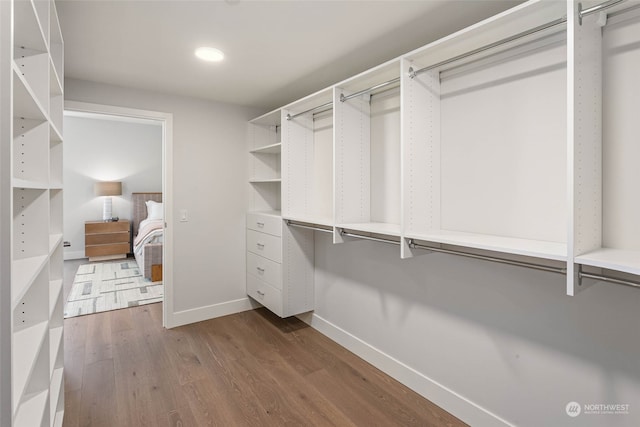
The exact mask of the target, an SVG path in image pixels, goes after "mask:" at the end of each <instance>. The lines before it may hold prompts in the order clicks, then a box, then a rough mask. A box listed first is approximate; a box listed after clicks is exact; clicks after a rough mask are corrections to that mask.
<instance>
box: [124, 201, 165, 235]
mask: <svg viewBox="0 0 640 427" xmlns="http://www.w3.org/2000/svg"><path fill="white" fill-rule="evenodd" d="M147 200H153V201H154V202H162V193H132V194H131V202H132V205H133V214H132V216H131V222H132V223H133V236H132V238H134V237H135V236H137V235H138V226H139V225H140V221H142V220H143V219H145V218H147V205H145V203H144V202H146V201H147Z"/></svg>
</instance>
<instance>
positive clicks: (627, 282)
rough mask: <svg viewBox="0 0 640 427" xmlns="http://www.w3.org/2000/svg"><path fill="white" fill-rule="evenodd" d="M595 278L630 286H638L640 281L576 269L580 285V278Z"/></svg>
mask: <svg viewBox="0 0 640 427" xmlns="http://www.w3.org/2000/svg"><path fill="white" fill-rule="evenodd" d="M583 278H584V279H595V280H601V281H603V282H608V283H615V284H616V285H624V286H631V287H632V288H640V283H638V282H634V281H632V280H622V279H616V278H615V277H610V276H603V275H601V274H591V273H583V272H582V269H580V270H578V279H579V284H580V285H582V279H583Z"/></svg>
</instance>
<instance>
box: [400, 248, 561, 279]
mask: <svg viewBox="0 0 640 427" xmlns="http://www.w3.org/2000/svg"><path fill="white" fill-rule="evenodd" d="M407 243H408V244H409V247H410V248H412V249H414V248H415V249H424V250H427V251H432V252H441V253H444V254H450V255H460V256H464V257H468V258H474V259H481V260H484V261H492V262H497V263H500V264H508V265H515V266H517V267H526V268H532V269H534V270H542V271H548V272H551V273H558V274H567V269H566V268H562V267H550V266H547V265H542V264H533V263H530V262H523V261H513V260H510V259H504V258H496V257H492V256H486V255H477V254H472V253H469V252H462V251H456V250H452V249H442V248H434V247H431V246H426V245H420V244H418V243H415V242H414V240H413V239H409V241H408V242H407Z"/></svg>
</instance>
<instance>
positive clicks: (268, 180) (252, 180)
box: [249, 178, 282, 184]
mask: <svg viewBox="0 0 640 427" xmlns="http://www.w3.org/2000/svg"><path fill="white" fill-rule="evenodd" d="M249 182H250V183H251V184H263V183H269V182H282V178H266V179H261V178H252V179H250V180H249Z"/></svg>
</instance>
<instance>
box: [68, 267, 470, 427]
mask: <svg viewBox="0 0 640 427" xmlns="http://www.w3.org/2000/svg"><path fill="white" fill-rule="evenodd" d="M65 264H67V263H65ZM66 267H67V268H69V269H73V267H74V264H73V263H69V264H68V265H67V266H66ZM75 268H76V269H77V265H76V266H75ZM73 271H74V273H75V270H73ZM66 277H67V278H68V277H69V272H68V271H67V272H66ZM72 279H73V275H71V280H72ZM65 295H66V294H65ZM161 324H162V305H161V304H151V305H148V306H142V307H134V308H128V309H122V310H117V311H111V312H105V313H98V314H93V315H88V316H83V317H75V318H71V319H67V320H65V324H64V327H65V331H64V332H65V411H66V413H65V422H64V426H66V427H76V426H94V427H98V426H108V427H128V426H132V427H133V426H136V427H137V426H154V427H155V426H184V427H188V426H196V427H199V426H225V427H227V426H283V425H291V426H330V425H334V426H394V425H398V426H409V425H416V426H463V425H465V424H464V423H462V422H461V421H460V420H458V419H456V418H455V417H453V416H452V415H451V414H449V413H447V412H445V411H443V410H442V409H440V408H439V407H437V406H436V405H434V404H433V403H431V402H429V401H428V400H426V399H424V398H422V397H421V396H419V395H418V394H416V393H414V392H413V391H411V390H409V389H407V388H406V387H404V386H403V385H401V384H400V383H398V382H397V381H395V380H393V379H392V378H390V377H389V376H387V375H385V374H384V373H382V372H380V371H379V370H378V369H376V368H374V367H373V366H371V365H369V364H368V363H366V362H364V361H363V360H362V359H360V358H358V357H357V356H355V355H354V354H353V353H351V352H349V351H347V350H346V349H344V348H343V347H341V346H339V345H338V344H336V343H335V342H333V341H331V340H330V339H328V338H326V337H325V336H323V335H322V334H320V333H319V332H317V331H315V330H313V329H312V328H310V327H308V326H307V325H306V324H304V323H303V322H301V321H299V320H297V319H295V318H291V319H280V318H278V317H277V316H275V315H273V314H272V313H270V312H269V311H267V310H265V309H259V310H254V311H248V312H244V313H239V314H235V315H231V316H226V317H221V318H217V319H213V320H209V321H206V322H200V323H196V324H192V325H187V326H183V327H179V328H175V329H171V330H167V329H164V328H162V326H161Z"/></svg>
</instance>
